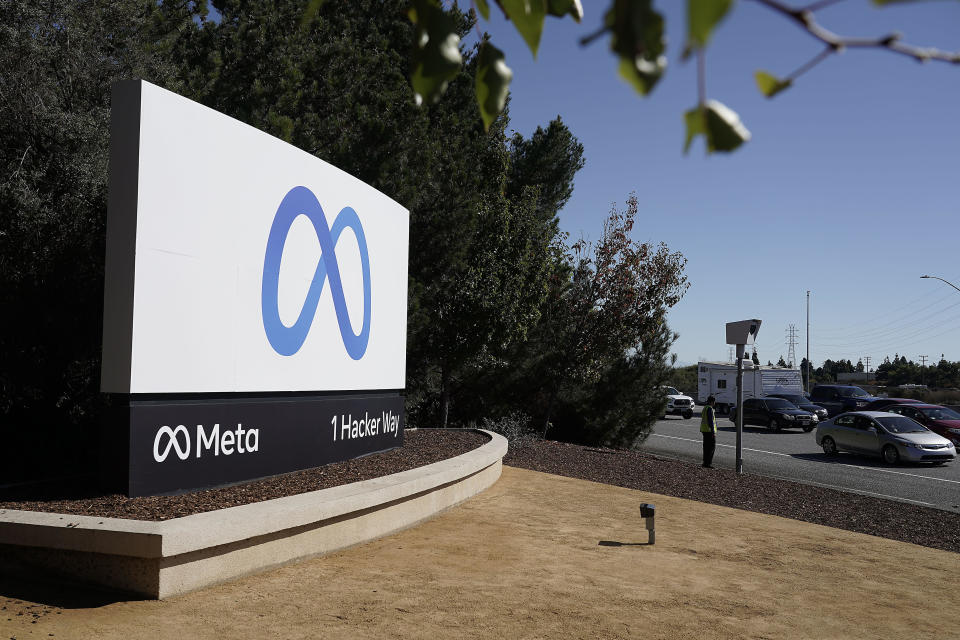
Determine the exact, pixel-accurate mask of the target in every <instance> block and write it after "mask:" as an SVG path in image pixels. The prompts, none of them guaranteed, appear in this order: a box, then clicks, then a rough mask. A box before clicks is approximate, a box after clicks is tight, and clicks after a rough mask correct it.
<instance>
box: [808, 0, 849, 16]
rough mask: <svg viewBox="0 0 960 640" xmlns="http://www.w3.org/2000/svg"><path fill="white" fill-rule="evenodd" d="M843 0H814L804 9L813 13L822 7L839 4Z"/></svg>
mask: <svg viewBox="0 0 960 640" xmlns="http://www.w3.org/2000/svg"><path fill="white" fill-rule="evenodd" d="M841 2H843V0H819V2H812V3H810V4H808V5H807V6H805V7H804V8H803V11H809V12H810V13H813V12H814V11H819V10H820V9H824V8H826V7H829V6H830V5H832V4H839V3H841Z"/></svg>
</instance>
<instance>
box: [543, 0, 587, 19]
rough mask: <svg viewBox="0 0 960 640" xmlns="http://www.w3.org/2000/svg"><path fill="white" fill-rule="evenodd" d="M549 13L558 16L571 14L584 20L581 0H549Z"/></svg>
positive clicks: (574, 17)
mask: <svg viewBox="0 0 960 640" xmlns="http://www.w3.org/2000/svg"><path fill="white" fill-rule="evenodd" d="M547 13H549V14H550V15H552V16H557V17H558V18H562V17H564V16H565V15H568V14H569V15H571V16H573V19H574V20H576V21H577V22H580V21H581V20H583V5H581V4H580V0H547Z"/></svg>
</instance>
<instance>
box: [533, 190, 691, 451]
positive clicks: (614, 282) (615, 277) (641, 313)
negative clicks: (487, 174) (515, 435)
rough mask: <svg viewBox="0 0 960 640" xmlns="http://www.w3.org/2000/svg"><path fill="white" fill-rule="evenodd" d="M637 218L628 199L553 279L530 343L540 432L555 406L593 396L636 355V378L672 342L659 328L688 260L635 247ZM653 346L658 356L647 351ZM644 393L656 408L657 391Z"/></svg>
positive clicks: (682, 286) (661, 249) (660, 249)
mask: <svg viewBox="0 0 960 640" xmlns="http://www.w3.org/2000/svg"><path fill="white" fill-rule="evenodd" d="M637 212H638V202H637V197H636V195H634V194H631V196H630V198H629V199H628V200H627V207H626V209H618V208H616V207H614V208H613V209H612V211H611V212H610V216H609V217H608V218H607V220H606V222H605V224H604V228H603V234H602V235H601V237H600V239H599V240H598V241H597V243H596V244H592V243H588V242H586V241H583V240H581V241H579V242H576V243H574V244H573V246H572V247H570V248H569V250H568V251H567V254H566V262H567V269H566V270H565V271H559V270H558V271H557V272H555V273H556V276H555V279H554V280H553V282H552V283H551V288H550V292H549V295H548V298H547V302H546V306H545V310H544V313H543V315H542V317H543V321H542V322H541V325H540V326H539V327H538V328H537V338H536V340H535V341H533V342H532V343H531V344H530V348H531V349H533V350H535V355H534V356H533V358H532V360H533V361H534V362H533V365H532V369H533V370H534V371H536V375H537V378H538V380H539V381H540V386H541V388H542V389H543V390H544V398H545V403H546V404H545V407H544V408H543V409H542V412H541V413H542V416H543V429H544V433H546V432H547V430H548V429H549V425H550V420H551V417H552V415H553V412H554V409H555V407H556V404H557V401H558V400H559V399H561V398H562V397H564V396H567V395H569V394H573V393H575V392H578V391H582V390H584V389H596V388H597V387H596V384H597V382H598V381H599V380H601V379H602V378H603V376H604V375H607V374H609V373H610V372H611V371H612V370H613V369H612V367H614V366H615V365H617V364H618V363H620V364H623V363H624V362H626V361H625V358H629V357H631V354H633V355H636V358H635V359H634V360H632V363H633V364H634V365H635V372H640V369H639V368H637V367H639V365H640V364H644V365H646V364H647V361H646V360H645V359H644V358H646V357H647V356H651V355H657V354H659V356H658V357H659V358H660V360H663V359H664V358H665V357H666V355H667V352H668V350H669V345H670V344H671V343H672V341H673V340H674V339H675V334H673V333H671V332H669V331H668V330H667V329H666V328H665V327H666V323H665V315H666V311H667V310H668V309H670V308H671V307H672V306H673V305H675V304H676V303H677V302H678V301H679V300H680V298H681V297H682V296H683V294H684V293H685V291H686V289H687V287H688V286H689V285H688V284H687V280H686V277H685V276H684V275H683V268H684V265H685V264H686V259H685V258H683V256H682V255H680V254H679V253H676V252H670V251H669V250H668V249H667V247H666V246H665V245H662V244H661V245H659V246H653V245H651V244H649V243H639V242H636V241H635V240H633V239H632V238H631V237H630V232H631V230H632V229H633V225H634V223H635V220H636V216H637ZM664 344H665V345H666V346H664V347H663V352H662V354H661V353H660V351H659V348H660V347H661V346H662V345H664ZM654 345H657V347H658V350H657V351H647V349H648V347H650V348H652V347H653V346H654ZM657 366H658V367H660V368H659V369H658V370H657V373H656V375H654V376H653V378H654V379H656V380H658V382H657V386H659V384H662V382H663V380H665V379H666V376H667V373H668V372H667V367H666V365H665V364H664V363H663V362H661V363H660V365H657ZM639 379H642V380H646V382H647V383H649V382H650V380H651V378H650V377H647V376H641V377H640V378H639ZM647 392H648V393H650V394H651V396H656V402H657V403H659V402H660V400H661V398H660V397H659V394H657V393H655V386H651V387H648V388H647ZM658 407H659V404H658ZM657 412H659V408H657V409H656V410H655V411H653V412H652V413H651V414H649V415H648V416H647V419H645V420H642V421H641V424H646V425H649V424H651V423H652V420H653V419H655V414H656V413H657Z"/></svg>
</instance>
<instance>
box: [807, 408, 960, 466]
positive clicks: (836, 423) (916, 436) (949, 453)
mask: <svg viewBox="0 0 960 640" xmlns="http://www.w3.org/2000/svg"><path fill="white" fill-rule="evenodd" d="M816 439H817V444H818V445H820V446H821V447H823V452H824V453H825V454H827V455H835V454H836V453H837V452H838V451H849V452H851V453H862V454H867V455H878V456H880V457H882V458H883V459H884V461H886V462H887V463H888V464H896V463H897V462H899V461H901V460H905V461H909V462H932V463H937V464H943V463H945V462H950V461H951V460H953V459H954V458H956V457H957V451H956V449H955V448H954V446H953V443H952V442H950V441H949V440H947V439H946V438H944V437H943V436H939V435H937V434H936V433H934V432H932V431H930V430H929V429H927V428H926V427H925V426H923V425H922V424H920V423H918V422H917V421H916V420H912V419H910V418H908V417H906V416H902V415H899V414H896V413H891V412H889V411H853V412H850V413H844V414H841V415H839V416H837V417H835V418H831V419H830V420H826V421H824V422H821V423H820V424H819V425H818V426H817V435H816Z"/></svg>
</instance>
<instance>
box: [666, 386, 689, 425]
mask: <svg viewBox="0 0 960 640" xmlns="http://www.w3.org/2000/svg"><path fill="white" fill-rule="evenodd" d="M661 389H662V390H663V393H664V395H665V396H667V408H666V409H665V410H664V412H663V417H664V418H666V417H667V416H682V417H684V418H689V417H691V416H693V410H694V409H695V408H696V404H695V403H694V401H693V398H691V397H690V396H685V395H683V393H682V392H680V391H677V390H676V389H674V388H673V387H661Z"/></svg>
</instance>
